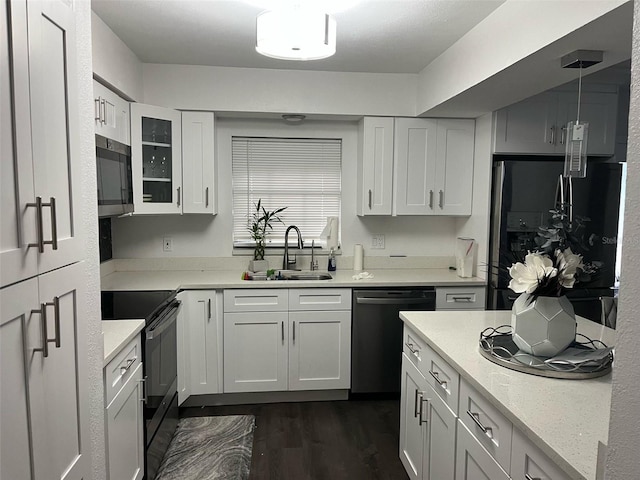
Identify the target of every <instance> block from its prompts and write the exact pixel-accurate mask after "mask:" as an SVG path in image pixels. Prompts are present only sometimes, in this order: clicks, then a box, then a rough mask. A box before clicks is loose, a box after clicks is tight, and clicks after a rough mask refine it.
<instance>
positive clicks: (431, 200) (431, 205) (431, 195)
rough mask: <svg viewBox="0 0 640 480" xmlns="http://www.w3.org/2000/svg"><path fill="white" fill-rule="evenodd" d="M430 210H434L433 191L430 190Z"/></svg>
mask: <svg viewBox="0 0 640 480" xmlns="http://www.w3.org/2000/svg"><path fill="white" fill-rule="evenodd" d="M429 208H430V209H432V210H433V190H429Z"/></svg>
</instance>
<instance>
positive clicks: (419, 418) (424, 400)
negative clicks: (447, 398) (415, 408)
mask: <svg viewBox="0 0 640 480" xmlns="http://www.w3.org/2000/svg"><path fill="white" fill-rule="evenodd" d="M424 402H427V411H428V410H429V399H428V398H423V397H420V413H419V415H418V425H422V424H423V423H427V422H428V421H429V418H427V419H426V420H425V419H424V418H422V412H423V411H424V410H423V408H422V406H423V405H424Z"/></svg>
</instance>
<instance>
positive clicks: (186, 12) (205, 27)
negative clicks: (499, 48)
mask: <svg viewBox="0 0 640 480" xmlns="http://www.w3.org/2000/svg"><path fill="white" fill-rule="evenodd" d="M268 1H269V0H247V1H240V0H92V8H93V10H94V12H95V13H96V14H97V15H98V16H99V17H100V18H101V19H102V20H103V21H104V22H105V23H106V24H107V25H108V26H109V27H110V28H111V29H112V30H113V31H114V33H115V34H116V35H117V36H118V37H120V39H121V40H122V41H123V42H124V43H125V44H126V45H127V46H128V47H129V48H130V49H131V50H132V51H133V52H134V53H135V54H136V55H137V56H138V58H139V59H140V60H141V61H142V62H143V63H166V64H183V65H184V64H189V65H210V66H225V67H250V68H271V69H303V70H325V71H343V72H370V73H418V72H420V71H421V70H422V69H423V68H424V67H425V66H427V65H428V64H429V63H430V62H431V61H432V60H434V59H435V58H437V57H438V56H439V55H440V54H441V53H442V52H444V51H445V50H446V49H447V48H449V47H450V46H451V45H452V44H453V43H454V42H455V41H456V40H457V39H459V38H460V37H461V36H463V35H464V34H465V33H466V32H468V31H469V30H470V29H471V28H473V27H474V25H476V24H477V23H479V22H480V21H481V20H483V19H484V18H485V17H486V16H487V15H489V14H490V13H491V12H492V11H493V10H495V9H496V8H497V7H498V6H500V5H501V4H502V3H504V0H359V1H357V2H356V3H355V5H353V6H351V7H350V8H346V9H345V8H344V6H345V5H347V4H348V3H350V1H349V0H341V1H340V0H301V1H317V2H320V3H322V4H323V5H325V6H328V10H330V12H329V13H332V14H333V15H334V17H335V19H336V22H337V52H336V54H335V55H334V56H333V57H331V58H328V59H324V60H315V61H309V62H295V61H286V60H276V59H272V58H267V57H263V56H261V55H259V54H258V53H256V51H255V20H256V16H257V15H258V14H259V13H260V12H261V11H263V10H264V9H265V8H264V4H265V2H268ZM271 1H272V2H273V1H275V0H271ZM277 1H281V2H282V1H291V0H277ZM260 4H262V5H263V6H262V7H261V6H260ZM331 4H333V5H337V6H338V7H337V8H333V7H332V6H331ZM340 7H342V8H340ZM331 10H332V11H331ZM338 10H340V11H338Z"/></svg>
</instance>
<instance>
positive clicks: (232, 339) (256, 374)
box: [224, 312, 289, 393]
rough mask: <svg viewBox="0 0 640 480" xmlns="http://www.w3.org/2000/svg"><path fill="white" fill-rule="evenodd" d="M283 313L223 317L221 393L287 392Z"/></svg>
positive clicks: (285, 328)
mask: <svg viewBox="0 0 640 480" xmlns="http://www.w3.org/2000/svg"><path fill="white" fill-rule="evenodd" d="M288 335H289V323H288V319H287V313H286V312H244V313H240V312H235V313H225V314H224V392H225V393H232V392H269V391H284V390H287V373H288V372H287V371H288V359H287V346H288Z"/></svg>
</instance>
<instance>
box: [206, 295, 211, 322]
mask: <svg viewBox="0 0 640 480" xmlns="http://www.w3.org/2000/svg"><path fill="white" fill-rule="evenodd" d="M207 320H211V299H209V300H208V301H207Z"/></svg>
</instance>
